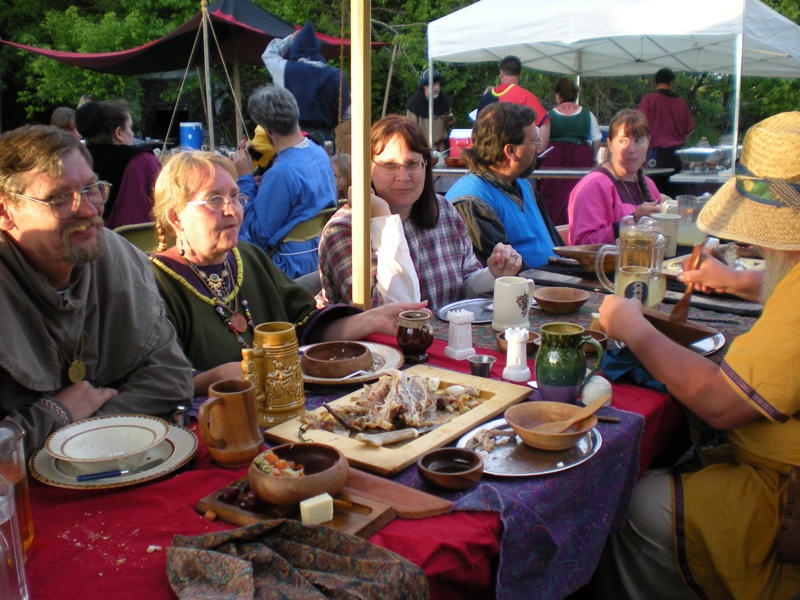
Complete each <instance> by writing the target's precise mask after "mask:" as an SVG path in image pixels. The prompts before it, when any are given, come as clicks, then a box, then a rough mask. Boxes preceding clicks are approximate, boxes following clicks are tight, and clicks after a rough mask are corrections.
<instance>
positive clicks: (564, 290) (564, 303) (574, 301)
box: [533, 287, 592, 315]
mask: <svg viewBox="0 0 800 600" xmlns="http://www.w3.org/2000/svg"><path fill="white" fill-rule="evenodd" d="M591 295H592V294H591V292H587V291H586V290H578V289H575V288H570V287H540V288H536V289H535V290H534V291H533V297H534V298H536V303H537V304H538V305H539V310H541V311H544V312H546V313H551V314H554V315H566V314H569V313H574V312H576V311H577V310H578V309H579V308H580V307H581V306H583V305H584V304H585V303H586V301H587V300H588V299H589V298H590V297H591Z"/></svg>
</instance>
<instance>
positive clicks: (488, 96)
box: [478, 56, 550, 151]
mask: <svg viewBox="0 0 800 600" xmlns="http://www.w3.org/2000/svg"><path fill="white" fill-rule="evenodd" d="M521 72H522V63H521V62H520V60H519V58H517V57H516V56H506V57H505V58H504V59H503V60H501V61H500V77H499V78H500V85H498V86H496V87H494V88H492V89H491V90H489V91H488V92H486V93H485V94H484V95H483V96H481V99H480V100H478V112H481V109H482V108H483V107H484V106H486V105H487V104H491V103H492V102H513V103H514V104H524V105H525V106H530V107H531V108H532V109H533V112H534V113H536V121H535V125H536V126H537V127H538V128H539V146H538V149H537V150H538V151H541V150H543V149H544V148H547V143H548V142H549V141H550V121H549V116H548V114H547V111H546V110H545V109H544V107H543V106H542V103H541V102H539V98H537V97H536V95H534V94H532V93H531V92H529V91H528V90H526V89H525V88H523V87H521V86H520V85H519V74H520V73H521Z"/></svg>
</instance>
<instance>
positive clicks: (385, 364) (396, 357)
mask: <svg viewBox="0 0 800 600" xmlns="http://www.w3.org/2000/svg"><path fill="white" fill-rule="evenodd" d="M359 344H364V345H365V346H366V347H367V348H369V351H370V352H372V371H369V372H367V373H365V374H364V375H359V376H358V377H348V378H347V379H340V378H338V377H337V378H335V379H332V378H327V377H314V376H312V375H306V374H305V373H303V381H304V382H305V383H318V384H323V385H350V384H357V383H365V382H367V381H372V380H374V379H377V378H378V377H380V375H381V371H383V370H384V369H399V368H400V367H402V366H403V360H404V359H403V353H402V352H400V351H399V350H398V349H397V348H392V347H391V346H386V345H385V344H376V343H375V342H359ZM311 346H312V344H309V345H307V346H302V347H301V348H300V351H301V352H305V351H306V349H308V348H310V347H311Z"/></svg>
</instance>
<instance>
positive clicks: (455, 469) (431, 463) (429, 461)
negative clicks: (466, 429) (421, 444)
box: [417, 448, 483, 490]
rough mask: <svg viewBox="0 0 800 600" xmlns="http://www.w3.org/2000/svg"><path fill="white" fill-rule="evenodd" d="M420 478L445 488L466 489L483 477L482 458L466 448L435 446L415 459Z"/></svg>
mask: <svg viewBox="0 0 800 600" xmlns="http://www.w3.org/2000/svg"><path fill="white" fill-rule="evenodd" d="M417 472H418V473H419V476H420V478H421V479H422V480H423V481H425V482H426V483H429V484H431V485H435V486H438V487H440V488H444V489H446V490H466V489H467V488H470V487H472V486H473V485H475V484H476V483H478V481H480V479H481V477H483V458H482V457H481V455H480V454H478V453H477V452H475V451H473V450H467V449H466V448H436V449H434V450H429V451H428V452H426V453H425V454H423V455H422V456H421V457H420V458H419V460H418V461H417Z"/></svg>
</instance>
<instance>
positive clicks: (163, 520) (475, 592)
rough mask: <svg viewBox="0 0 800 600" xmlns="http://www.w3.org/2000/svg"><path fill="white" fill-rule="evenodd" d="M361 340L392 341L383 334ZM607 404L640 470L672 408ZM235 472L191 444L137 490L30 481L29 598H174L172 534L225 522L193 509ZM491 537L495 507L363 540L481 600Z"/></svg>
mask: <svg viewBox="0 0 800 600" xmlns="http://www.w3.org/2000/svg"><path fill="white" fill-rule="evenodd" d="M371 339H372V340H373V341H376V342H379V343H384V344H389V345H394V343H395V340H394V338H392V337H390V336H373V337H372V338H371ZM444 347H445V342H443V341H441V340H436V341H435V342H434V344H433V346H432V347H431V349H430V350H429V353H430V355H431V360H430V364H432V365H435V366H440V367H443V368H448V369H453V370H457V371H468V370H469V369H468V365H467V363H466V361H455V360H452V359H449V358H447V357H445V356H444ZM481 352H482V353H487V354H492V355H494V356H497V358H498V360H497V362H496V363H495V366H494V368H493V371H492V376H493V377H496V378H501V375H502V370H503V367H504V366H505V357H504V356H503V355H501V354H499V353H497V352H495V351H493V350H481ZM531 367H533V363H532V361H531ZM613 404H614V406H615V407H617V408H620V409H623V410H630V411H632V412H636V413H639V414H641V415H643V416H644V418H645V422H646V427H645V433H644V438H643V440H642V446H641V459H640V466H641V468H644V467H646V466H647V465H649V463H650V461H651V460H652V458H653V457H654V456H656V455H657V454H658V452H659V451H660V449H661V448H662V447H663V446H664V444H665V442H666V440H667V439H668V433H669V432H670V431H671V430H672V429H673V428H674V427H675V426H676V424H677V422H678V420H679V419H680V417H681V413H680V410H679V409H678V407H677V405H676V404H675V402H674V401H673V400H671V399H670V398H669V396H666V395H665V394H660V393H657V392H653V391H650V390H645V389H642V388H637V387H634V386H627V385H615V386H614V396H613ZM243 473H244V469H239V470H235V471H231V470H226V469H221V468H218V467H216V466H214V465H212V464H211V463H210V461H209V460H208V456H207V454H206V453H205V452H204V450H202V449H201V452H200V453H199V457H198V460H197V463H196V465H195V468H194V469H193V470H191V471H184V472H182V473H179V474H177V475H175V476H172V477H168V478H165V479H163V480H160V481H156V482H152V483H148V484H144V485H140V486H134V487H129V488H121V489H117V490H108V491H95V492H89V491H76V490H64V489H59V488H53V487H48V486H45V485H42V484H39V483H38V482H35V481H34V482H32V484H31V499H32V508H33V518H34V527H35V539H34V544H33V546H32V548H31V551H30V555H29V559H28V564H27V574H28V583H29V586H30V591H31V596H32V598H34V599H35V600H42V599H47V598H58V599H69V598H114V599H115V600H125V599H128V598H130V599H134V598H136V599H140V598H146V599H148V600H157V599H160V598H172V597H174V596H173V594H172V592H171V590H170V588H169V585H168V583H167V579H166V575H165V551H166V548H167V547H168V546H169V545H170V543H171V540H172V536H173V535H175V534H189V535H191V534H201V533H206V532H208V531H214V530H219V529H224V528H229V527H230V525H228V524H226V523H222V522H210V521H207V520H205V519H203V518H202V517H200V516H199V515H198V514H197V513H196V512H195V511H194V508H193V506H194V503H195V502H196V501H197V500H198V499H200V498H202V497H204V496H206V495H207V494H209V493H211V492H212V491H214V490H216V489H219V488H221V487H223V486H224V485H226V484H228V483H229V482H231V481H232V480H234V479H236V478H237V477H240V476H241V475H242V474H243ZM500 533H501V524H500V519H499V515H498V514H497V513H475V512H473V513H468V512H460V513H452V514H449V515H442V516H439V517H432V518H428V519H420V520H403V519H397V520H395V521H393V522H391V523H390V524H389V525H387V526H386V527H384V528H383V529H382V530H381V531H380V532H378V533H377V534H375V535H374V536H372V538H370V540H371V541H373V542H375V543H377V544H379V545H381V546H384V547H386V548H389V549H391V550H394V551H395V552H397V553H398V554H401V555H402V556H405V557H406V558H408V559H410V560H412V561H413V562H415V563H416V564H419V565H421V566H422V567H423V569H424V570H425V573H426V574H427V575H428V580H429V583H430V586H431V597H432V598H441V599H443V600H444V599H447V600H453V599H458V598H491V597H493V593H492V586H493V577H492V574H493V569H494V566H495V564H496V561H497V556H498V552H499V543H498V540H499V537H500Z"/></svg>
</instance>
